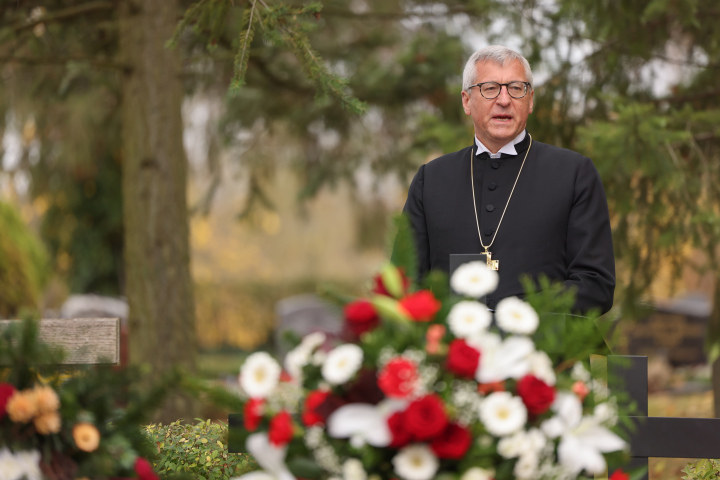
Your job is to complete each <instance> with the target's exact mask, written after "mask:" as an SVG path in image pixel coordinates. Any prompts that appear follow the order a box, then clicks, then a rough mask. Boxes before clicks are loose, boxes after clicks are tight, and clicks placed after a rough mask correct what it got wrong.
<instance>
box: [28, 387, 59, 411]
mask: <svg viewBox="0 0 720 480" xmlns="http://www.w3.org/2000/svg"><path fill="white" fill-rule="evenodd" d="M34 391H35V400H36V402H37V410H38V412H40V413H50V412H57V410H58V408H60V399H59V398H58V396H57V393H55V390H53V389H52V388H51V387H48V386H42V387H41V386H36V387H35V388H34Z"/></svg>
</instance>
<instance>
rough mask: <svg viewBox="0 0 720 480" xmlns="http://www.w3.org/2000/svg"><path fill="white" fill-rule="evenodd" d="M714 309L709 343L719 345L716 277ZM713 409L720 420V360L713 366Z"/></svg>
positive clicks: (719, 281) (719, 300)
mask: <svg viewBox="0 0 720 480" xmlns="http://www.w3.org/2000/svg"><path fill="white" fill-rule="evenodd" d="M712 300H713V307H712V312H711V313H710V318H709V319H708V341H709V342H712V343H717V342H718V339H719V338H720V277H718V276H716V278H715V286H714V287H713V299H712ZM712 388H713V397H714V398H713V407H714V412H715V417H716V418H720V358H718V359H717V360H715V361H714V362H713V364H712Z"/></svg>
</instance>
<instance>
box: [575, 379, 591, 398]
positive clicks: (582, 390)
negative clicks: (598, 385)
mask: <svg viewBox="0 0 720 480" xmlns="http://www.w3.org/2000/svg"><path fill="white" fill-rule="evenodd" d="M572 391H573V393H574V394H575V395H577V396H578V398H579V399H580V401H581V402H583V401H584V400H585V397H587V395H588V393H590V389H589V388H588V386H587V385H585V383H584V382H581V381H580V380H578V381H577V382H575V383H573V386H572Z"/></svg>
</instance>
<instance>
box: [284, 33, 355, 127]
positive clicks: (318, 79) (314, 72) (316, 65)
mask: <svg viewBox="0 0 720 480" xmlns="http://www.w3.org/2000/svg"><path fill="white" fill-rule="evenodd" d="M282 36H283V38H284V39H285V40H286V41H287V43H288V46H289V47H290V48H291V49H292V50H294V51H295V55H296V57H297V58H298V60H300V64H301V65H302V67H303V70H305V74H306V75H307V76H308V78H310V80H311V81H312V82H313V83H314V84H315V86H316V87H317V88H318V89H320V91H321V92H323V93H325V94H326V95H330V96H332V97H335V98H336V99H337V100H339V101H340V103H341V105H342V106H343V107H344V108H347V109H348V110H349V111H350V112H353V113H357V114H359V113H362V112H364V111H365V109H366V105H365V104H364V103H363V102H361V101H360V100H358V99H356V98H354V97H353V96H351V95H350V94H349V93H348V92H347V90H346V88H347V82H346V81H345V80H342V79H341V78H339V77H338V76H337V75H334V74H332V73H331V72H330V71H329V70H328V68H327V66H326V65H325V64H324V63H323V62H322V61H321V60H320V58H319V57H318V55H317V53H315V51H313V49H312V48H311V47H310V42H309V39H308V38H307V36H306V35H305V34H304V33H302V32H300V31H299V30H297V29H289V28H284V29H283V31H282Z"/></svg>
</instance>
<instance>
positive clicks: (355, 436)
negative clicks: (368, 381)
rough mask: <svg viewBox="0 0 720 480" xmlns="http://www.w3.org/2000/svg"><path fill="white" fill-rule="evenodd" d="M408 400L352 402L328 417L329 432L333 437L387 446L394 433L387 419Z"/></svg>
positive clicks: (374, 445) (375, 445) (376, 445)
mask: <svg viewBox="0 0 720 480" xmlns="http://www.w3.org/2000/svg"><path fill="white" fill-rule="evenodd" d="M405 405H407V402H404V401H398V400H386V401H383V402H380V403H379V404H378V405H370V404H367V403H351V404H348V405H343V406H342V407H340V408H338V409H337V410H335V411H334V412H333V413H332V414H330V416H329V417H328V419H327V432H328V435H329V436H330V437H333V438H351V441H353V440H354V441H353V443H360V444H362V443H367V444H369V445H372V446H373V447H387V446H388V445H390V442H391V441H392V433H391V432H390V427H388V424H387V419H388V417H390V415H392V414H393V413H394V412H396V411H398V410H402V409H403V408H405Z"/></svg>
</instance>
